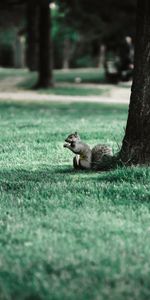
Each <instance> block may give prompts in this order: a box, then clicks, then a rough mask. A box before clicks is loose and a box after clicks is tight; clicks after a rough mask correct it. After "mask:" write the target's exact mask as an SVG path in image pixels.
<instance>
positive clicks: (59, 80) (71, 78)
mask: <svg viewBox="0 0 150 300" xmlns="http://www.w3.org/2000/svg"><path fill="white" fill-rule="evenodd" d="M53 75H54V83H55V85H54V88H49V89H39V90H38V92H39V93H41V94H42V93H44V94H53V95H65V96H66V95H70V96H101V95H104V94H106V93H108V92H109V88H108V86H106V87H105V86H103V87H101V86H100V83H104V82H105V75H104V71H103V70H99V69H98V68H95V69H74V70H67V71H63V70H55V71H54V74H53ZM20 78H21V81H20ZM5 79H7V82H8V80H9V79H10V82H11V81H12V79H13V80H16V85H17V87H18V88H19V89H25V90H30V89H33V87H34V86H35V84H36V82H37V73H36V72H28V71H27V70H25V69H24V70H22V69H18V70H17V69H4V68H0V80H5ZM18 79H19V83H17V80H18ZM76 79H77V80H78V79H79V80H80V81H81V82H80V83H76ZM89 83H90V84H95V83H96V84H95V85H94V86H89ZM14 85H15V83H14ZM6 90H7V87H6Z"/></svg>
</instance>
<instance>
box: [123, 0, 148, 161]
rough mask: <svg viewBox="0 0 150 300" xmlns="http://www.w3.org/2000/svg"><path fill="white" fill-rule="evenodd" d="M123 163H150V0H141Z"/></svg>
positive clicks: (139, 1) (138, 10) (138, 6)
mask: <svg viewBox="0 0 150 300" xmlns="http://www.w3.org/2000/svg"><path fill="white" fill-rule="evenodd" d="M120 158H121V160H122V162H123V163H125V164H127V165H131V164H135V165H136V164H141V165H142V164H150V1H149V0H138V5H137V33H136V45H135V69H134V78H133V84H132V89H131V98H130V105H129V114H128V120H127V126H126V131H125V136H124V139H123V143H122V148H121V151H120Z"/></svg>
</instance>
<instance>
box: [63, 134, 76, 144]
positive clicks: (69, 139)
mask: <svg viewBox="0 0 150 300" xmlns="http://www.w3.org/2000/svg"><path fill="white" fill-rule="evenodd" d="M77 141H80V136H79V135H78V133H77V132H75V133H71V134H69V135H68V137H67V138H66V139H65V142H67V143H75V142H77Z"/></svg>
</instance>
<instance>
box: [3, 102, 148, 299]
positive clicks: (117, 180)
mask: <svg viewBox="0 0 150 300" xmlns="http://www.w3.org/2000/svg"><path fill="white" fill-rule="evenodd" d="M126 117H127V107H124V106H104V105H98V104H72V105H67V104H66V105H63V104H42V103H39V104H17V103H16V104H11V103H2V102H1V103H0V123H1V131H0V204H1V205H0V225H1V226H0V299H1V300H11V299H15V300H22V299H23V300H24V299H26V300H31V299H32V300H50V299H52V300H63V299H65V300H66V299H68V300H76V299H78V300H106V299H107V300H126V299H136V300H144V299H146V300H147V299H149V295H150V262H149V253H150V190H149V182H150V169H149V168H129V169H116V170H114V171H111V172H102V173H94V172H83V171H82V172H74V171H73V169H72V154H71V152H69V151H67V149H64V148H63V147H62V145H63V141H64V139H65V137H66V136H67V135H68V133H70V132H72V131H75V130H78V131H79V132H80V133H81V136H82V138H83V139H84V140H85V141H86V142H88V143H89V144H91V145H94V144H96V143H99V142H102V143H104V142H105V143H107V144H108V145H110V146H112V147H113V149H114V151H116V150H117V148H118V143H119V144H120V142H121V140H122V136H123V134H124V126H125V122H126Z"/></svg>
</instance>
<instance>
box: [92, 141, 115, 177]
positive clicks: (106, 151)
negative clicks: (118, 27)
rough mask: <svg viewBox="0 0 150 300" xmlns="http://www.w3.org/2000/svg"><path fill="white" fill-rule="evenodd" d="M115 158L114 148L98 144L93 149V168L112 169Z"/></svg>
mask: <svg viewBox="0 0 150 300" xmlns="http://www.w3.org/2000/svg"><path fill="white" fill-rule="evenodd" d="M115 160H116V159H115V157H113V153H112V149H111V148H110V147H108V146H106V145H96V146H95V147H94V148H93V149H92V169H94V170H100V171H106V170H110V169H111V168H112V167H113V165H114V163H115Z"/></svg>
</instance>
